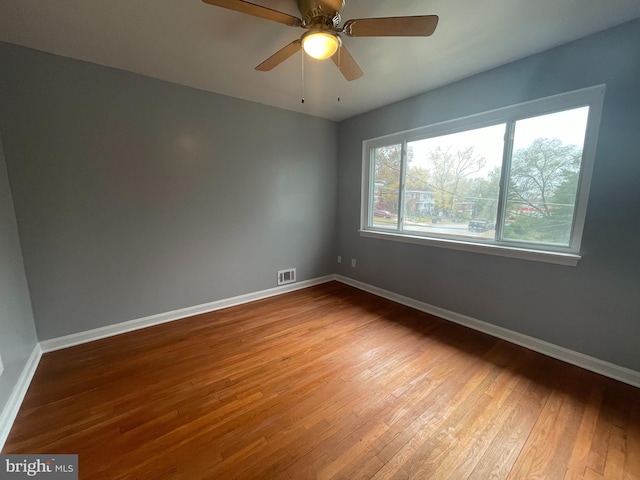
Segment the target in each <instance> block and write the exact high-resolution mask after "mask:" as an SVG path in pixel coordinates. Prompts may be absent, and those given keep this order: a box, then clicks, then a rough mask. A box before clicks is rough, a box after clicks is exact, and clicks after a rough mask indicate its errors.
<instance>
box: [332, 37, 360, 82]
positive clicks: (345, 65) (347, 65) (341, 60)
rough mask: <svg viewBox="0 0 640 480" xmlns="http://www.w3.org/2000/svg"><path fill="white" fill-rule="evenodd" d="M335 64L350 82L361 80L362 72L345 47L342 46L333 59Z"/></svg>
mask: <svg viewBox="0 0 640 480" xmlns="http://www.w3.org/2000/svg"><path fill="white" fill-rule="evenodd" d="M331 60H333V63H335V64H336V67H338V70H340V73H342V75H343V76H344V78H346V79H347V80H348V81H349V82H351V81H353V80H356V79H358V78H360V77H361V76H362V75H364V74H363V73H362V70H360V67H359V66H358V64H357V63H356V61H355V60H354V59H353V57H352V56H351V54H350V53H349V50H347V49H346V47H345V46H344V45H342V46H341V47H340V48H339V49H338V51H337V52H336V53H334V54H333V57H331Z"/></svg>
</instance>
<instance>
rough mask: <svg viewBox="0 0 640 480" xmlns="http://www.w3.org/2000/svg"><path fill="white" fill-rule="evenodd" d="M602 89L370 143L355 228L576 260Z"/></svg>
mask: <svg viewBox="0 0 640 480" xmlns="http://www.w3.org/2000/svg"><path fill="white" fill-rule="evenodd" d="M603 98H604V86H598V87H592V88H587V89H583V90H578V91H575V92H570V93H566V94H562V95H556V96H553V97H547V98H544V99H541V100H535V101H532V102H527V103H523V104H519V105H515V106H511V107H507V108H502V109H499V110H493V111H490V112H485V113H482V114H478V115H473V116H471V117H465V118H462V119H458V120H453V121H449V122H444V123H440V124H436V125H431V126H427V127H423V128H419V129H416V130H412V131H408V132H401V133H398V134H394V135H390V136H387V137H382V138H378V139H372V140H367V141H365V142H364V154H363V167H364V168H363V202H362V204H363V208H362V227H361V234H362V235H364V236H370V237H377V238H385V239H390V240H399V241H405V242H411V243H421V244H428V245H435V246H441V247H446V248H456V249H462V250H470V251H475V252H481V253H490V254H495V255H504V256H511V257H517V258H524V259H530V260H540V261H547V262H552V263H560V264H567V265H576V264H577V261H578V260H579V258H580V256H579V253H580V242H581V237H582V228H583V224H584V218H585V214H586V203H587V198H588V193H589V184H590V179H591V172H592V169H593V160H594V155H595V146H596V141H597V132H598V126H599V123H600V112H601V109H602V101H603Z"/></svg>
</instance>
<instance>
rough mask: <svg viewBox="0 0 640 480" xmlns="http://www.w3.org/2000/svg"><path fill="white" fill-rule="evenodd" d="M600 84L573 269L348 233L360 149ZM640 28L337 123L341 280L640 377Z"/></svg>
mask: <svg viewBox="0 0 640 480" xmlns="http://www.w3.org/2000/svg"><path fill="white" fill-rule="evenodd" d="M602 83H605V84H606V85H607V91H606V94H605V100H604V110H603V114H602V121H601V127H600V136H599V142H598V148H597V154H596V155H597V156H596V160H595V169H594V178H593V181H592V186H591V194H590V199H589V206H588V212H587V218H586V225H585V230H584V236H583V243H582V245H583V248H582V254H583V259H582V260H581V261H580V263H579V265H578V266H577V267H565V266H556V265H550V264H543V263H535V262H531V261H525V260H516V259H508V258H502V257H494V256H489V255H482V254H474V253H465V252H460V251H454V250H447V249H442V248H435V247H427V246H418V245H408V244H402V243H397V242H390V241H384V240H378V239H369V238H361V237H360V236H359V235H358V227H359V213H360V182H361V162H362V141H363V140H365V139H368V138H373V137H377V136H381V135H385V134H389V133H393V132H398V131H402V130H407V129H410V128H415V127H418V126H422V125H428V124H431V123H434V122H439V121H444V120H448V119H453V118H457V117H461V116H464V115H470V114H474V113H478V112H483V111H487V110H491V109H494V108H499V107H503V106H507V105H511V104H515V103H519V102H523V101H527V100H532V99H537V98H541V97H545V96H548V95H553V94H557V93H562V92H566V91H570V90H575V89H579V88H583V87H587V86H592V85H597V84H602ZM639 135H640V21H639V20H636V21H633V22H630V23H627V24H624V25H622V26H619V27H617V28H614V29H611V30H609V31H606V32H602V33H600V34H596V35H593V36H590V37H587V38H585V39H582V40H580V41H577V42H574V43H571V44H568V45H565V46H562V47H558V48H556V49H553V50H550V51H547V52H544V53H541V54H538V55H535V56H532V57H528V58H526V59H524V60H521V61H518V62H515V63H511V64H509V65H506V66H504V67H501V68H497V69H495V70H492V71H489V72H486V73H483V74H481V75H477V76H474V77H472V78H468V79H466V80H463V81H460V82H457V83H454V84H451V85H448V86H445V87H443V88H440V89H437V90H433V91H431V92H428V93H425V94H423V95H420V96H417V97H415V98H411V99H409V100H406V101H403V102H399V103H396V104H393V105H390V106H387V107H384V108H381V109H379V110H376V111H373V112H370V113H367V114H364V115H361V116H358V117H355V118H352V119H349V120H346V121H344V122H342V123H341V124H340V130H339V166H338V198H339V200H338V212H339V213H338V235H339V237H338V254H341V255H342V256H343V257H345V258H347V259H350V258H357V260H358V263H357V265H358V266H357V268H356V269H352V268H351V267H350V266H349V264H348V262H344V263H342V265H341V266H340V268H339V273H341V274H343V275H346V276H348V277H351V278H354V279H357V280H360V281H363V282H367V283H369V284H372V285H375V286H378V287H381V288H384V289H388V290H390V291H393V292H397V293H399V294H402V295H406V296H409V297H412V298H415V299H418V300H421V301H424V302H427V303H430V304H433V305H437V306H439V307H443V308H446V309H449V310H452V311H455V312H458V313H462V314H466V315H470V316H472V317H475V318H477V319H480V320H484V321H486V322H490V323H493V324H496V325H499V326H502V327H506V328H508V329H511V330H515V331H517V332H521V333H524V334H527V335H531V336H533V337H536V338H539V339H542V340H546V341H548V342H551V343H554V344H557V345H561V346H564V347H567V348H570V349H572V350H576V351H579V352H583V353H585V354H588V355H592V356H595V357H598V358H600V359H603V360H606V361H610V362H613V363H615V364H618V365H622V366H625V367H628V368H632V369H635V370H640V221H639V219H640V143H639V141H638V139H639Z"/></svg>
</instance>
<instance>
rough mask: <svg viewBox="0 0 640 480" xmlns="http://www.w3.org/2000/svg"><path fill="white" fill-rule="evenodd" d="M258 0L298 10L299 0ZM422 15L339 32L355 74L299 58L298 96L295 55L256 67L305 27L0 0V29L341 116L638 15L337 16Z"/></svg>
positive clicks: (369, 11)
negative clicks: (389, 29) (430, 28)
mask: <svg viewBox="0 0 640 480" xmlns="http://www.w3.org/2000/svg"><path fill="white" fill-rule="evenodd" d="M253 2H254V3H259V4H261V5H264V6H268V7H270V8H273V9H276V10H280V11H284V12H286V13H289V14H293V15H296V16H298V11H297V7H296V2H295V0H253ZM425 14H437V15H439V17H440V23H439V24H438V28H437V29H436V32H435V34H434V35H433V36H431V37H428V38H343V40H344V43H345V45H346V46H347V48H348V49H349V51H350V52H351V54H352V55H353V56H354V57H355V59H356V61H357V62H358V64H359V65H360V67H361V68H362V70H363V71H364V77H362V78H360V79H359V80H355V81H353V82H347V81H346V80H344V78H343V77H342V76H341V75H340V73H339V72H338V71H337V69H336V67H335V65H333V63H332V62H331V61H324V62H319V61H314V60H306V61H305V79H306V80H305V83H304V88H305V100H306V101H305V103H304V104H302V103H301V96H302V81H301V55H295V56H293V57H291V58H290V59H288V60H287V61H286V62H284V63H283V64H281V65H280V66H278V67H277V68H276V69H274V70H273V71H271V72H257V71H255V70H254V67H255V66H256V65H258V64H259V63H261V62H262V61H263V60H265V59H266V58H267V57H269V56H270V55H272V54H273V53H275V52H276V51H277V50H278V49H280V48H281V47H283V46H284V45H286V44H287V43H289V42H291V41H292V40H294V39H296V38H298V37H299V36H300V35H301V34H302V33H303V31H304V30H302V29H300V28H292V27H287V26H285V25H282V24H279V23H275V22H270V21H267V20H263V19H261V18H256V17H251V16H248V15H243V14H240V13H237V12H233V11H229V10H225V9H222V8H219V7H214V6H211V5H207V4H205V3H202V2H201V1H200V0H109V1H105V0H0V40H2V41H6V42H10V43H15V44H18V45H24V46H27V47H31V48H35V49H38V50H43V51H46V52H51V53H55V54H58V55H63V56H67V57H71V58H76V59H80V60H86V61H89V62H93V63H97V64H100V65H108V66H110V67H115V68H119V69H123V70H128V71H131V72H136V73H140V74H143V75H147V76H149V77H154V78H160V79H163V80H168V81H171V82H175V83H178V84H182V85H188V86H191V87H196V88H199V89H203V90H209V91H212V92H217V93H221V94H224V95H230V96H233V97H238V98H243V99H246V100H251V101H255V102H259V103H263V104H267V105H274V106H277V107H281V108H285V109H288V110H294V111H299V112H304V113H307V114H310V115H315V116H319V117H324V118H328V119H333V120H342V119H344V118H348V117H351V116H353V115H356V114H359V113H362V112H365V111H368V110H371V109H374V108H376V107H379V106H382V105H386V104H388V103H391V102H394V101H397V100H400V99H403V98H407V97H410V96H412V95H415V94H417V93H420V92H424V91H427V90H430V89H432V88H435V87H438V86H441V85H444V84H447V83H450V82H452V81H455V80H459V79H461V78H464V77H467V76H470V75H472V74H475V73H478V72H481V71H484V70H487V69H490V68H493V67H496V66H498V65H502V64H505V63H508V62H510V61H513V60H516V59H518V58H522V57H525V56H527V55H530V54H533V53H536V52H540V51H542V50H546V49H548V48H550V47H553V46H556V45H560V44H562V43H566V42H568V41H571V40H575V39H577V38H580V37H583V36H586V35H588V34H591V33H594V32H597V31H599V30H604V29H606V28H608V27H611V26H613V25H616V24H619V23H623V22H625V21H627V20H630V19H633V18H637V17H640V0H484V1H478V0H455V1H454V0H400V1H389V0H346V7H345V9H344V10H343V13H342V18H343V20H348V19H350V18H363V17H382V16H401V15H425ZM0 68H1V67H0ZM338 97H340V101H339V102H338V101H337V99H338Z"/></svg>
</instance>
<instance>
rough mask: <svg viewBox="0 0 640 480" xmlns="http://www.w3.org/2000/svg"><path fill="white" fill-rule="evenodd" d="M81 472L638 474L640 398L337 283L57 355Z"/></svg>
mask: <svg viewBox="0 0 640 480" xmlns="http://www.w3.org/2000/svg"><path fill="white" fill-rule="evenodd" d="M3 453H77V454H79V460H80V478H83V479H189V480H193V479H233V478H238V479H274V480H298V479H312V478H323V479H330V478H334V479H349V480H356V479H376V480H378V479H405V478H417V479H428V478H434V479H447V478H449V479H466V478H477V479H488V478H511V479H523V478H538V479H563V478H567V479H601V478H606V479H620V480H630V479H637V478H640V390H639V389H637V388H634V387H631V386H628V385H624V384H622V383H619V382H616V381H613V380H610V379H607V378H604V377H602V376H599V375H596V374H593V373H590V372H587V371H585V370H582V369H580V368H577V367H573V366H571V365H568V364H565V363H562V362H560V361H556V360H553V359H550V358H548V357H545V356H542V355H539V354H536V353H534V352H531V351H529V350H526V349H524V348H521V347H517V346H514V345H512V344H509V343H507V342H504V341H501V340H497V339H495V338H492V337H489V336H487V335H484V334H481V333H478V332H474V331H471V330H468V329H465V328H463V327H460V326H457V325H455V324H451V323H448V322H446V321H443V320H440V319H437V318H435V317H432V316H430V315H427V314H424V313H421V312H417V311H415V310H412V309H410V308H407V307H404V306H401V305H398V304H395V303H393V302H390V301H387V300H384V299H381V298H378V297H375V296H373V295H369V294H367V293H364V292H361V291H358V290H356V289H353V288H350V287H348V286H345V285H342V284H339V283H335V282H332V283H328V284H324V285H320V286H317V287H313V288H308V289H304V290H300V291H297V292H293V293H290V294H286V295H282V296H279V297H275V298H271V299H267V300H261V301H258V302H254V303H251V304H247V305H242V306H238V307H233V308H229V309H226V310H222V311H218V312H214V313H210V314H205V315H199V316H197V317H192V318H189V319H185V320H181V321H177V322H173V323H168V324H164V325H159V326H156V327H152V328H148V329H145V330H140V331H137V332H132V333H128V334H124V335H120V336H117V337H112V338H109V339H105V340H100V341H97V342H93V343H90V344H85V345H81V346H77V347H73V348H69V349H66V350H62V351H57V352H52V353H48V354H45V355H44V356H43V357H42V360H41V363H40V366H39V367H38V370H37V372H36V375H35V377H34V379H33V382H32V384H31V388H30V389H29V392H28V393H27V396H26V398H25V401H24V403H23V405H22V409H21V410H20V413H19V415H18V418H17V420H16V422H15V424H14V427H13V430H12V432H11V434H10V436H9V439H8V441H7V443H6V445H5V448H4V452H3Z"/></svg>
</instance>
